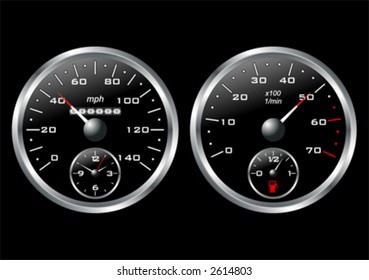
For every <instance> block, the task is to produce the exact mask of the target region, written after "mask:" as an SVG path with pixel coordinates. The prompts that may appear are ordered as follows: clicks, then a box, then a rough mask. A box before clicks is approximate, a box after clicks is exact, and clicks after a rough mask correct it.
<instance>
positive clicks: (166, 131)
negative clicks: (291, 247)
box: [13, 47, 356, 213]
mask: <svg viewBox="0 0 369 280" xmlns="http://www.w3.org/2000/svg"><path fill="white" fill-rule="evenodd" d="M38 72H40V73H38ZM38 72H37V73H36V74H35V75H34V76H32V77H31V78H30V80H29V82H28V83H27V84H26V86H25V87H24V89H23V91H22V93H21V94H20V97H19V99H18V102H17V105H16V108H15V111H14V117H13V143H14V148H15V152H16V155H17V158H18V161H19V163H20V165H21V167H22V169H23V171H24V172H25V174H26V176H27V177H28V179H29V180H30V181H31V182H32V183H33V185H34V186H35V187H36V188H37V189H39V190H40V191H41V192H42V193H43V194H45V195H46V196H47V197H48V198H49V199H51V200H53V201H54V202H56V203H58V204H60V205H62V206H64V207H66V208H70V209H72V210H76V211H82V212H89V213H100V212H109V211H114V210H119V209H122V208H125V207H127V206H129V205H131V204H132V203H133V201H134V202H137V201H138V200H139V199H141V198H143V196H144V194H145V195H147V194H148V193H149V191H150V190H152V189H153V188H154V187H155V186H156V185H157V184H158V183H159V181H160V178H162V177H163V176H164V175H165V173H166V171H167V170H168V168H169V166H170V164H171V161H172V160H173V157H174V154H175V150H176V145H177V138H178V130H179V128H178V120H177V115H176V107H175V104H174V102H173V101H172V99H171V96H170V93H169V91H168V89H167V88H166V87H165V85H164V83H163V82H162V81H161V80H160V78H159V77H158V76H157V75H156V74H155V72H153V70H151V68H149V67H148V66H147V65H145V64H144V63H143V62H142V61H140V60H138V59H137V58H135V57H132V56H131V55H129V54H127V53H124V52H122V51H119V50H115V49H109V48H103V47H86V48H80V49H76V50H71V51H68V52H66V53H63V54H61V55H59V56H57V57H56V58H54V59H52V60H50V61H49V62H48V63H46V64H45V65H44V66H42V67H41V69H40V70H39V71H38ZM190 132H191V141H192V147H193V153H194V157H195V158H196V160H197V163H198V165H199V167H200V169H201V170H202V172H203V174H204V175H205V177H206V178H207V180H208V181H209V183H210V184H212V185H213V187H214V188H215V189H216V190H217V191H219V192H220V193H221V194H222V195H223V196H224V197H226V198H227V199H229V200H230V201H232V202H234V203H235V204H237V205H239V206H241V207H244V208H247V209H250V210H255V211H259V212H267V213H277V212H289V211H293V210H296V209H299V208H302V207H305V206H307V205H309V204H311V203H313V202H315V201H316V200H317V199H319V198H320V197H322V196H323V195H325V194H326V193H327V192H328V191H329V190H330V189H332V188H333V187H334V186H335V185H336V183H337V182H338V181H339V180H340V178H341V177H342V176H343V174H344V172H345V171H346V169H347V167H348V165H349V163H350V160H351V158H352V155H353V151H354V147H355V142H356V118H355V112H354V108H353V105H352V102H351V99H350V96H349V94H348V93H347V91H346V89H345V87H344V86H343V84H342V83H341V81H340V80H339V78H338V77H337V76H335V74H334V73H333V72H332V71H331V70H330V69H328V68H327V67H326V66H325V65H324V64H323V63H321V62H320V61H318V60H317V59H315V58H313V57H311V56H310V55H308V54H306V53H303V52H300V51H298V50H294V49H288V48H282V47H263V48H258V49H253V50H248V51H246V52H244V53H241V54H239V55H237V56H235V57H233V58H231V59H230V60H228V61H227V62H225V63H224V64H223V65H222V66H221V67H220V69H217V70H216V71H215V72H214V74H213V75H211V76H210V78H209V79H208V80H207V81H206V82H205V84H204V86H203V88H202V89H201V90H200V93H199V95H198V98H197V99H196V101H195V104H194V108H193V112H192V119H191V131H190ZM66 139H68V140H69V141H68V143H67V140H66Z"/></svg>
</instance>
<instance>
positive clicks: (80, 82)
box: [71, 78, 87, 86]
mask: <svg viewBox="0 0 369 280" xmlns="http://www.w3.org/2000/svg"><path fill="white" fill-rule="evenodd" d="M71 83H72V86H78V85H80V86H85V85H87V79H86V78H74V79H72V82H71Z"/></svg>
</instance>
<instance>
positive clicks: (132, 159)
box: [124, 154, 141, 161]
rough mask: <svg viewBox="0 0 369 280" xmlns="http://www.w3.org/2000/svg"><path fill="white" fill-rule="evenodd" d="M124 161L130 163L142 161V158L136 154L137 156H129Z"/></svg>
mask: <svg viewBox="0 0 369 280" xmlns="http://www.w3.org/2000/svg"><path fill="white" fill-rule="evenodd" d="M124 160H128V161H140V160H141V156H140V155H138V154H136V155H127V156H126V157H125V158H124Z"/></svg>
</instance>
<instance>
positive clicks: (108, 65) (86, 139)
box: [13, 47, 178, 212]
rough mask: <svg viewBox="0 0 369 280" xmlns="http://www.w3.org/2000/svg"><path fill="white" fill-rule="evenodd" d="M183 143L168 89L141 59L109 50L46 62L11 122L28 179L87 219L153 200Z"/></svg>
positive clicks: (80, 52)
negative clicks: (146, 198)
mask: <svg viewBox="0 0 369 280" xmlns="http://www.w3.org/2000/svg"><path fill="white" fill-rule="evenodd" d="M177 138H178V121H177V115H176V110H175V107H174V104H173V101H172V99H171V96H170V94H169V91H168V90H167V88H166V87H165V85H164V83H163V82H162V81H161V80H160V78H159V77H158V76H157V75H156V74H155V73H154V72H153V70H152V69H151V68H149V66H147V65H146V64H145V63H143V62H142V61H140V60H139V59H137V58H135V57H133V56H131V55H129V54H127V53H124V52H121V51H118V50H115V49H110V48H102V47H87V48H80V49H76V50H72V51H69V52H66V53H63V54H61V55H59V56H57V57H55V58H54V59H52V60H50V61H49V62H47V63H46V64H45V65H44V66H42V67H41V68H40V70H39V71H37V72H36V73H35V74H34V76H32V77H31V79H30V80H29V82H28V83H27V84H26V86H25V87H24V89H23V91H22V93H21V95H20V97H19V99H18V102H17V105H16V108H15V111H14V117H13V142H14V147H15V151H16V155H17V158H18V161H19V163H20V165H21V167H22V169H23V171H24V172H25V174H26V175H27V177H28V179H29V180H30V181H31V182H32V183H33V185H34V186H35V187H36V188H37V189H39V190H40V191H41V192H42V193H44V194H45V195H46V196H47V197H48V198H49V199H51V200H53V201H54V202H56V203H58V204H60V205H62V206H64V207H67V208H70V209H73V210H77V211H82V212H109V211H113V210H117V209H121V208H124V207H127V206H129V205H131V204H132V203H135V202H137V201H138V200H140V199H141V198H143V197H144V196H145V195H147V194H148V193H149V191H151V190H152V189H153V188H154V187H155V186H156V185H157V184H158V182H159V181H160V180H161V179H162V177H163V175H164V174H165V173H166V171H167V170H168V168H169V166H170V163H171V161H172V159H173V156H174V152H175V149H176V144H177ZM84 151H85V152H84ZM102 151H103V152H102ZM103 158H104V160H103ZM83 163H84V164H83ZM99 163H100V164H108V163H109V165H112V166H99V167H98V165H99ZM95 171H98V172H95ZM100 171H101V172H100ZM106 171H108V172H106ZM70 172H71V174H70ZM118 173H119V174H118ZM79 184H80V185H79Z"/></svg>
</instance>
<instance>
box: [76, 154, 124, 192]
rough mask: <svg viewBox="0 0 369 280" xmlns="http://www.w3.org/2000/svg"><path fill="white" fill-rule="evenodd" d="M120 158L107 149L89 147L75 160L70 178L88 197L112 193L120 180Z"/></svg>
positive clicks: (78, 189)
mask: <svg viewBox="0 0 369 280" xmlns="http://www.w3.org/2000/svg"><path fill="white" fill-rule="evenodd" d="M120 176H121V174H120V165H119V162H118V160H117V159H116V158H115V157H114V156H113V155H112V154H111V153H110V152H108V151H107V150H104V149H100V148H89V149H87V150H84V151H83V152H81V153H80V154H79V155H78V156H76V158H75V159H74V160H73V162H72V165H71V167H70V180H71V182H72V185H73V187H74V188H75V189H76V191H77V192H78V193H79V194H80V195H82V196H84V197H87V198H90V199H99V198H104V197H107V196H108V195H110V194H111V193H112V192H113V191H114V190H115V189H116V187H117V186H118V184H119V181H120Z"/></svg>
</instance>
